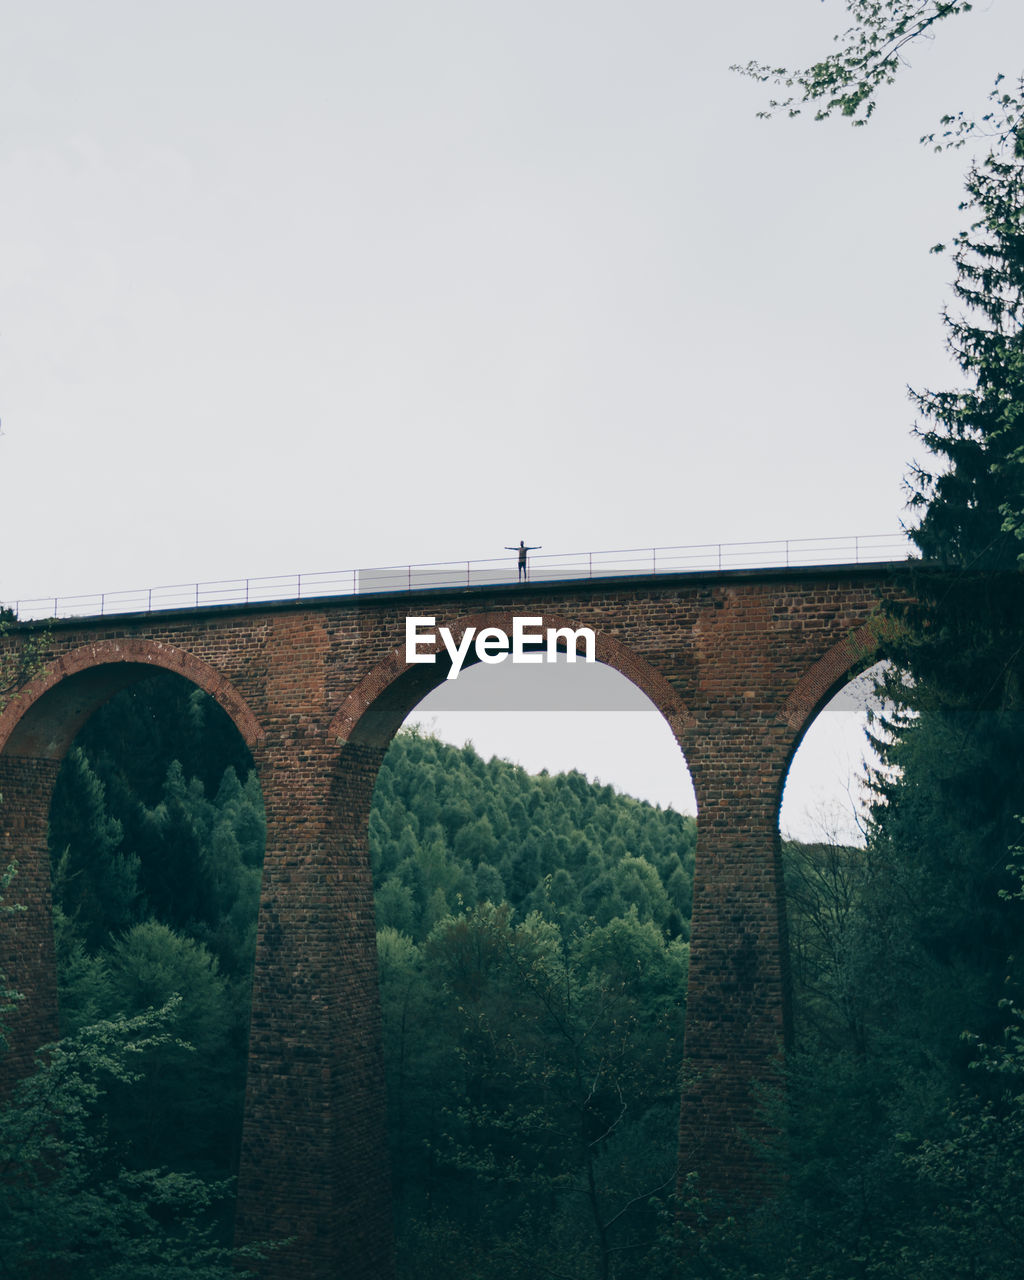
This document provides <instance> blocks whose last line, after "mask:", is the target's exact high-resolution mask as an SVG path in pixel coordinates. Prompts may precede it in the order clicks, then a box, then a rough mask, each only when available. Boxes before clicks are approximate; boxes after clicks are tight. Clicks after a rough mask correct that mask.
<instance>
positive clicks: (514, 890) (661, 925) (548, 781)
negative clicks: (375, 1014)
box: [370, 732, 696, 942]
mask: <svg viewBox="0 0 1024 1280" xmlns="http://www.w3.org/2000/svg"><path fill="white" fill-rule="evenodd" d="M695 844H696V825H695V823H694V821H693V819H692V818H686V817H683V816H681V815H680V814H677V813H675V812H674V811H673V810H671V809H669V810H661V809H655V808H652V807H651V806H650V805H648V804H644V803H642V802H641V801H638V800H634V799H632V798H631V797H630V796H625V795H620V794H618V793H617V792H616V791H615V790H614V789H613V788H612V787H608V786H599V785H595V784H593V783H590V782H588V781H587V779H586V778H585V777H584V776H583V775H582V774H580V773H565V774H558V775H556V776H553V777H552V776H549V775H548V774H546V773H542V774H541V775H539V776H537V777H534V776H531V775H530V774H528V773H526V771H525V770H523V769H521V768H518V767H517V766H514V765H511V764H509V763H508V762H507V761H503V760H499V759H498V758H497V757H495V758H493V759H491V760H490V761H489V762H485V761H484V760H482V759H481V757H480V756H479V755H478V754H477V753H476V751H475V750H474V749H473V747H472V746H471V745H468V744H467V745H466V746H465V747H463V748H461V749H458V748H454V747H450V746H448V745H446V744H445V743H442V742H439V741H438V740H437V739H435V738H428V737H422V736H420V735H419V734H417V733H411V732H403V733H401V734H399V735H398V736H397V737H396V738H395V740H394V742H393V743H392V745H391V748H390V750H389V751H388V754H387V756H386V757H385V759H384V763H383V765H382V767H381V771H380V776H379V778H378V781H377V787H376V790H375V792H374V797H373V808H372V811H371V814H370V856H371V859H372V863H373V872H374V888H375V892H376V903H377V924H378V927H381V928H384V927H391V928H394V929H397V930H398V931H399V932H401V933H405V934H407V935H408V936H409V937H411V938H413V939H414V940H415V941H417V942H421V941H422V940H423V939H424V938H425V937H426V936H427V935H428V934H429V933H430V931H431V929H432V928H433V927H434V925H435V924H437V922H438V921H439V920H442V919H444V918H445V917H446V916H448V915H450V914H452V913H453V912H458V911H459V910H461V909H462V908H463V907H472V906H475V905H476V904H478V903H482V902H493V903H500V902H508V903H509V904H510V905H511V906H512V907H513V908H514V910H515V911H516V912H517V913H518V914H519V915H520V916H524V915H526V914H527V913H528V912H530V911H539V912H541V914H542V915H543V916H545V917H546V918H547V919H550V920H557V921H558V922H559V923H560V924H561V925H562V927H563V928H566V929H569V930H572V929H573V928H575V927H578V926H579V925H580V924H582V923H583V921H585V920H589V919H593V920H595V921H596V922H597V923H598V924H606V923H607V922H608V921H609V920H612V919H614V918H615V917H617V916H623V915H626V914H627V913H628V912H629V910H630V909H631V908H635V909H636V912H637V915H638V918H639V919H640V920H641V921H642V922H646V921H653V923H654V924H655V925H656V926H657V927H658V929H659V930H661V931H662V932H664V933H665V934H666V935H667V936H669V937H673V938H677V937H680V938H683V939H686V938H687V937H688V936H689V919H690V904H691V896H692V882H693V851H694V847H695Z"/></svg>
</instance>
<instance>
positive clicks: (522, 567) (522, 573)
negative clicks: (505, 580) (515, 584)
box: [505, 538, 540, 581]
mask: <svg viewBox="0 0 1024 1280" xmlns="http://www.w3.org/2000/svg"><path fill="white" fill-rule="evenodd" d="M505 550H506V551H518V552H519V580H520V581H522V579H523V578H529V576H530V575H529V573H528V572H527V568H526V553H527V551H539V550H540V547H528V546H527V545H526V543H525V542H524V541H523V540H522V538H520V539H519V546H518V547H506V548H505Z"/></svg>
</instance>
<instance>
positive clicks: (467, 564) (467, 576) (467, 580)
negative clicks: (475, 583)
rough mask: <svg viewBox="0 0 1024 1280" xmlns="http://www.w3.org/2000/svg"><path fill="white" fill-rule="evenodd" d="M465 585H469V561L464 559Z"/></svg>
mask: <svg viewBox="0 0 1024 1280" xmlns="http://www.w3.org/2000/svg"><path fill="white" fill-rule="evenodd" d="M466 586H467V587H468V586H469V561H468V560H467V561H466Z"/></svg>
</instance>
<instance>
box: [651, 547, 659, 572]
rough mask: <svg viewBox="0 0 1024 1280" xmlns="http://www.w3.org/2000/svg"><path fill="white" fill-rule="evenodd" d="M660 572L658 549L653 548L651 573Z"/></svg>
mask: <svg viewBox="0 0 1024 1280" xmlns="http://www.w3.org/2000/svg"><path fill="white" fill-rule="evenodd" d="M657 572H658V548H657V547H651V573H657Z"/></svg>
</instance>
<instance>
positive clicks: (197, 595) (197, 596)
mask: <svg viewBox="0 0 1024 1280" xmlns="http://www.w3.org/2000/svg"><path fill="white" fill-rule="evenodd" d="M196 608H197V609H198V608H199V583H198V582H197V583H196Z"/></svg>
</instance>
